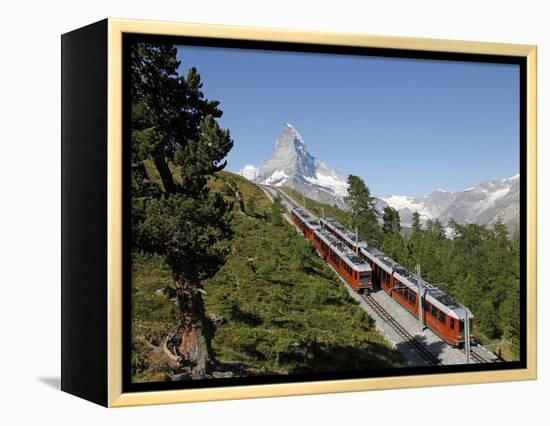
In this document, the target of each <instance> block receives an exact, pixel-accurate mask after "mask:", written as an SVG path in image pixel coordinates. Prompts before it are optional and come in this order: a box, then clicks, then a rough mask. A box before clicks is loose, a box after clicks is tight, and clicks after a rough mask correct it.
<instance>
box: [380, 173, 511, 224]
mask: <svg viewBox="0 0 550 426" xmlns="http://www.w3.org/2000/svg"><path fill="white" fill-rule="evenodd" d="M519 182H520V180H519V175H516V176H513V177H511V178H509V179H501V180H489V181H485V182H482V183H480V184H479V185H478V186H476V187H473V188H467V189H465V190H463V191H456V192H447V191H443V190H441V189H436V190H435V191H433V192H432V193H431V194H430V195H429V196H427V197H407V196H399V195H392V196H391V197H387V198H381V199H379V200H378V201H377V209H378V210H379V211H382V210H383V209H384V207H385V206H387V205H389V206H391V207H393V208H395V209H396V210H397V211H399V216H400V218H401V223H402V224H403V225H405V226H410V224H411V222H412V215H413V213H414V211H418V213H420V218H421V221H426V220H428V219H439V220H440V221H441V222H442V223H443V224H445V223H447V222H448V221H449V220H450V219H454V220H455V221H456V222H458V223H479V224H487V223H491V222H493V221H494V220H496V219H497V218H498V217H499V216H500V217H502V219H503V221H504V223H505V224H506V225H507V226H508V228H509V229H510V230H512V231H514V230H516V229H517V228H518V226H519Z"/></svg>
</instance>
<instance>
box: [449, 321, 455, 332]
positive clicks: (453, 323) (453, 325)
mask: <svg viewBox="0 0 550 426" xmlns="http://www.w3.org/2000/svg"><path fill="white" fill-rule="evenodd" d="M450 327H451V330H454V329H455V320H454V318H451V324H450Z"/></svg>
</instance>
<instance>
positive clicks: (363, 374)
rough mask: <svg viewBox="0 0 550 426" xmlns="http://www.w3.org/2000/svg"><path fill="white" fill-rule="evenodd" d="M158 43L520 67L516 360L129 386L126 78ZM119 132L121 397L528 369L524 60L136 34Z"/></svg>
mask: <svg viewBox="0 0 550 426" xmlns="http://www.w3.org/2000/svg"><path fill="white" fill-rule="evenodd" d="M135 42H156V43H165V44H174V45H189V46H203V47H225V48H240V49H258V50H269V51H286V52H297V53H327V54H340V55H360V56H375V57H391V58H404V59H427V60H447V61H463V62H482V63H495V64H514V65H519V67H520V83H519V84H520V88H519V89H520V96H519V102H520V106H519V113H520V299H521V300H520V302H521V309H520V324H521V336H520V360H519V361H511V362H500V363H493V364H470V365H444V366H431V367H405V368H394V369H378V370H363V371H350V372H332V373H307V374H290V375H272V376H250V377H233V378H219V379H201V380H187V381H177V382H147V383H133V382H132V380H131V348H132V342H131V338H132V332H131V325H132V322H131V320H132V316H131V294H132V293H131V287H132V283H131V250H130V249H131V237H130V235H131V221H130V219H131V211H130V207H131V191H129V190H124V189H125V188H131V176H130V161H131V142H130V135H131V129H130V105H131V103H130V100H131V99H130V90H129V89H130V78H129V72H130V69H129V60H130V55H129V53H130V49H129V46H130V44H131V43H135ZM122 56H123V64H122V68H123V70H122V73H123V74H122V75H123V83H122V91H123V93H122V103H123V105H122V117H123V123H122V132H123V135H122V136H123V139H122V140H123V142H122V144H123V147H122V148H123V149H122V152H123V165H122V173H123V176H122V182H123V191H122V199H123V213H122V215H123V221H122V223H123V225H122V228H123V229H122V231H123V232H122V234H123V241H122V250H123V273H122V275H123V276H122V316H123V322H122V328H123V330H122V340H123V341H122V351H123V354H122V355H123V356H122V364H123V365H122V376H123V377H122V390H123V392H143V391H162V390H177V389H181V390H184V389H198V388H211V387H226V386H242V385H262V384H279V383H297V382H316V381H330V380H342V379H360V378H375V377H395V376H410V375H430V374H441V373H464V372H474V371H495V370H511V369H524V368H526V367H527V241H526V240H527V234H526V232H527V214H526V213H527V58H525V57H515V56H503V55H488V54H470V53H451V52H438V51H422V50H405V49H388V48H373V47H356V46H336V45H321V44H310V43H291V42H273V41H252V40H229V39H217V38H206V37H187V36H163V35H150V34H137V33H124V34H123V42H122Z"/></svg>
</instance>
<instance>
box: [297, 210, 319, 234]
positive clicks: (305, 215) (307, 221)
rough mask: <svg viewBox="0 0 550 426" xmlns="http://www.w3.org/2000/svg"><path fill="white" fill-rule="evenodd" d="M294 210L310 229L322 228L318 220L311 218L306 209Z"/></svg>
mask: <svg viewBox="0 0 550 426" xmlns="http://www.w3.org/2000/svg"><path fill="white" fill-rule="evenodd" d="M292 210H293V211H294V212H295V213H296V215H297V216H299V217H300V219H302V221H303V222H304V223H305V224H306V225H308V227H309V228H311V229H318V228H320V227H321V224H320V223H319V222H318V221H317V219H315V218H314V217H312V216H310V215H309V213H307V212H306V211H305V210H304V209H300V208H297V207H295V208H293V209H292Z"/></svg>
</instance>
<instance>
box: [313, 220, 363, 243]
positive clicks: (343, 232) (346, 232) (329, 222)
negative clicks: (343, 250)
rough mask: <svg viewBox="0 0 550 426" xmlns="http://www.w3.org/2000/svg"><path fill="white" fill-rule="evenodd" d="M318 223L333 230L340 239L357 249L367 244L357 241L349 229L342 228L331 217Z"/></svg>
mask: <svg viewBox="0 0 550 426" xmlns="http://www.w3.org/2000/svg"><path fill="white" fill-rule="evenodd" d="M320 222H321V223H322V224H324V225H325V226H327V227H330V228H332V229H334V231H336V232H338V234H340V236H341V237H342V238H344V239H345V240H346V241H348V242H349V243H351V244H353V245H355V246H358V247H366V246H367V243H366V242H365V241H363V240H357V239H356V235H355V233H353V232H351V231H350V230H349V229H347V228H346V227H344V226H343V225H342V224H341V223H339V222H337V221H336V220H334V219H332V218H331V217H327V218H325V219H321V220H320Z"/></svg>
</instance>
